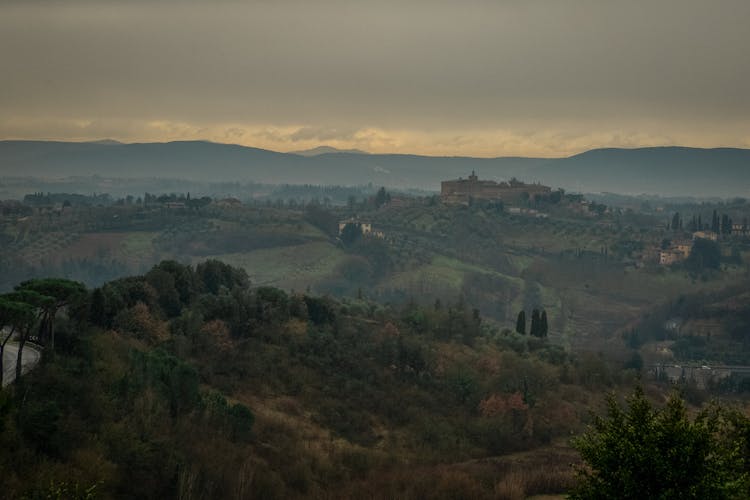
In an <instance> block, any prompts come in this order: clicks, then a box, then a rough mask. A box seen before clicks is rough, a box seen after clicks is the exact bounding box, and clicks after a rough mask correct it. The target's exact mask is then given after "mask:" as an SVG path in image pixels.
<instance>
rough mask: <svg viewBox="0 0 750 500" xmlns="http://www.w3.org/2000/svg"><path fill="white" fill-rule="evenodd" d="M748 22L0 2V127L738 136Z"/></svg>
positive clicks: (12, 130) (706, 141)
mask: <svg viewBox="0 0 750 500" xmlns="http://www.w3.org/2000/svg"><path fill="white" fill-rule="evenodd" d="M748 17H750V2H747V1H746V0H724V1H722V2H705V1H702V0H662V1H659V2H647V1H645V0H633V1H631V2H599V1H593V0H550V1H543V0H525V1H520V0H504V1H501V0H498V1H489V0H469V1H466V2H450V1H439V0H432V1H426V0H416V1H415V0H412V1H409V0H403V1H401V2H395V1H391V0H383V1H379V2H367V1H343V0H316V1H315V2H309V1H300V0H283V1H275V2H272V1H253V2H233V1H221V2H200V1H197V0H196V1H192V2H187V3H185V4H183V3H180V4H179V7H178V6H177V0H161V1H155V2H144V1H136V2H115V1H102V2H98V1H97V2H94V1H93V0H92V1H71V2H34V1H32V2H8V1H5V2H2V1H0V60H2V61H3V74H4V80H3V85H2V92H0V124H2V129H0V132H1V133H2V137H6V138H9V137H42V136H44V137H56V138H70V139H77V138H82V137H89V136H93V135H95V134H99V133H101V134H104V136H106V137H111V136H114V137H118V138H122V139H124V140H128V139H129V138H137V140H164V139H165V138H171V139H183V138H203V139H210V140H217V141H223V142H238V143H243V144H251V145H259V146H262V145H268V146H269V147H270V146H274V147H276V148H279V149H281V148H287V149H301V148H303V147H307V146H308V145H310V146H316V145H318V144H320V143H331V144H332V145H336V146H337V147H358V148H362V149H368V150H376V151H385V150H388V149H390V150H391V151H397V152H434V153H435V154H481V155H485V156H492V155H504V154H539V155H555V154H567V153H569V152H574V151H578V150H581V149H585V148H586V147H588V146H591V145H630V146H638V145H648V144H653V143H662V142H663V141H665V140H671V141H675V142H680V141H682V143H687V144H694V145H741V144H747V135H746V134H744V135H743V134H742V133H741V132H740V131H741V130H747V129H748V128H750V127H749V126H748V125H750V99H747V97H746V95H747V88H746V82H747V81H748V80H750V59H748V58H747V57H746V56H747V54H746V51H747V47H748V46H750V31H749V30H747V28H746V26H745V22H744V20H745V19H747V18H748ZM607 141H610V142H607Z"/></svg>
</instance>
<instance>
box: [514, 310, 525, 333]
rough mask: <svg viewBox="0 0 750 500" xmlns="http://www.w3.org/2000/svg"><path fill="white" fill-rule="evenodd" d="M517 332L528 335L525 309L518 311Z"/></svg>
mask: <svg viewBox="0 0 750 500" xmlns="http://www.w3.org/2000/svg"><path fill="white" fill-rule="evenodd" d="M516 332H518V333H520V334H521V335H526V313H525V312H524V311H521V312H519V313H518V319H516Z"/></svg>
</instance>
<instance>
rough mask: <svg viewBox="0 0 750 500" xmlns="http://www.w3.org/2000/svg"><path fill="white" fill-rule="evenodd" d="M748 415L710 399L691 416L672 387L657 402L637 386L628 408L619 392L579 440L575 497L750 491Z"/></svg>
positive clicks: (709, 494)
mask: <svg viewBox="0 0 750 500" xmlns="http://www.w3.org/2000/svg"><path fill="white" fill-rule="evenodd" d="M749 431H750V421H748V419H747V417H745V416H743V415H741V414H740V413H739V412H736V411H730V410H727V409H725V408H721V407H719V406H715V405H714V406H711V407H709V408H708V409H707V410H704V411H702V412H701V413H700V414H698V415H697V416H696V417H695V418H694V419H692V420H691V419H690V417H689V416H688V413H687V410H686V408H685V403H684V401H683V400H682V398H680V397H679V396H677V395H672V396H671V397H670V398H669V400H668V402H667V404H666V406H665V407H664V408H663V409H655V408H653V407H652V406H651V403H649V401H648V400H647V399H646V397H645V395H644V393H643V389H642V388H640V387H637V388H636V389H635V391H634V393H633V394H632V395H631V396H630V397H629V398H627V408H625V409H624V408H622V407H621V406H620V405H619V404H618V403H617V401H616V400H615V397H614V395H610V396H609V397H608V399H607V415H606V417H596V418H595V420H594V422H593V425H592V427H591V429H590V430H589V431H588V432H587V433H586V434H584V435H583V436H581V437H579V438H577V439H575V440H574V446H575V448H576V449H578V451H579V452H580V453H581V457H582V458H583V460H584V462H585V466H584V467H580V468H579V469H578V471H577V472H578V478H579V482H578V484H577V485H576V487H575V488H574V490H573V491H572V492H571V495H570V498H572V499H594V498H596V499H598V498H623V499H628V498H634V499H635V498H637V499H641V498H701V499H702V498H748V495H749V494H750V478H749V477H748V473H747V472H746V467H747V466H748V463H749V462H748V456H747V446H748V444H749V443H748V436H749V435H750V434H749V433H748V432H749Z"/></svg>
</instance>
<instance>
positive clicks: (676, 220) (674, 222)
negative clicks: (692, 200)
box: [672, 212, 681, 231]
mask: <svg viewBox="0 0 750 500" xmlns="http://www.w3.org/2000/svg"><path fill="white" fill-rule="evenodd" d="M680 226H681V223H680V212H675V214H674V216H673V217H672V231H677V230H678V229H680Z"/></svg>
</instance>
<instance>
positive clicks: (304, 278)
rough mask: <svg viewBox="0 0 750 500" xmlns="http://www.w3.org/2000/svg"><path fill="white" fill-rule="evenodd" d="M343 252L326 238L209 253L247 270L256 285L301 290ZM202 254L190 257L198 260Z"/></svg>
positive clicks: (321, 275) (329, 269) (331, 266)
mask: <svg viewBox="0 0 750 500" xmlns="http://www.w3.org/2000/svg"><path fill="white" fill-rule="evenodd" d="M344 256H345V253H344V252H343V251H342V250H341V249H339V248H337V247H336V246H334V245H332V244H331V243H328V242H323V241H316V242H311V243H304V244H302V245H292V246H285V247H276V248H264V249H261V250H255V251H252V252H244V253H232V254H221V255H212V256H211V257H210V258H213V259H218V260H221V261H223V262H226V263H227V264H230V265H233V266H237V267H241V268H243V269H245V271H247V273H248V274H249V276H250V279H251V281H252V282H253V283H254V284H256V285H273V286H275V287H279V288H282V289H295V290H304V289H305V288H307V287H308V286H314V285H315V283H317V282H318V281H320V280H321V279H322V278H324V277H325V276H327V275H329V274H330V273H331V272H333V270H334V268H335V267H336V265H337V264H338V263H339V262H340V261H341V259H342V258H344ZM201 260H204V259H202V258H200V259H199V258H194V259H193V261H194V262H200V261H201Z"/></svg>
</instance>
